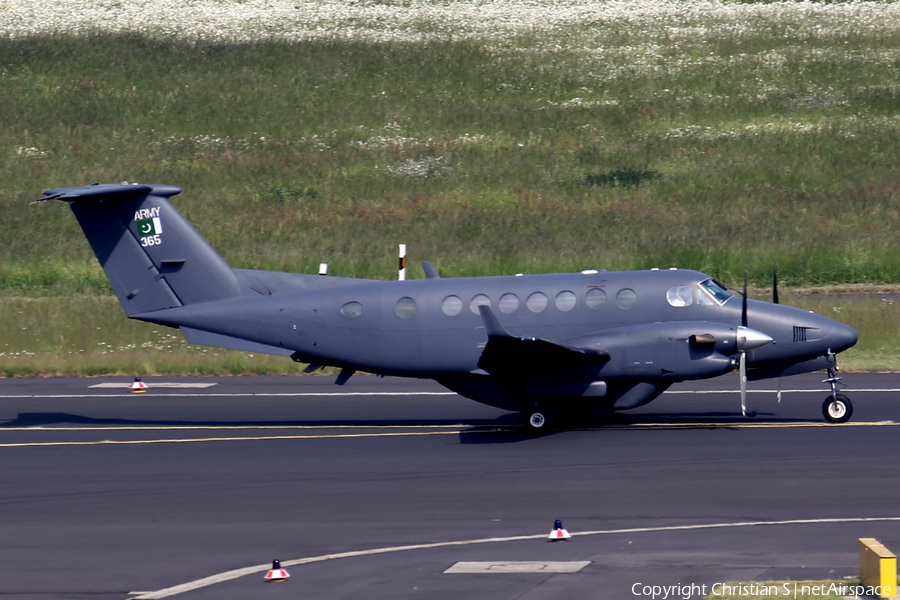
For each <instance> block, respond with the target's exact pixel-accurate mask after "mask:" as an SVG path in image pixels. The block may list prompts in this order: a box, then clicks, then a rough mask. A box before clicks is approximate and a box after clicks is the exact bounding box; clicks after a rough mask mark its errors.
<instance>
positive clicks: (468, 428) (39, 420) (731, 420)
mask: <svg viewBox="0 0 900 600" xmlns="http://www.w3.org/2000/svg"><path fill="white" fill-rule="evenodd" d="M749 416H750V417H755V418H756V419H760V418H763V419H765V420H766V422H778V423H804V422H807V421H805V420H803V419H784V418H782V419H777V418H774V413H751V414H750V415H749ZM752 422H753V421H752V420H750V421H748V420H747V419H743V418H741V417H739V416H735V414H734V413H731V412H696V413H678V414H672V413H660V414H657V413H642V414H630V415H625V414H608V413H607V414H597V415H586V416H585V415H582V416H579V417H577V418H575V417H570V418H565V417H563V418H561V419H558V420H557V421H556V425H555V426H552V427H550V428H549V429H547V430H545V431H533V430H531V429H529V428H528V427H526V426H525V425H522V424H521V423H520V421H519V418H518V415H517V414H516V413H507V414H504V415H501V416H499V417H498V418H496V419H470V420H459V419H403V420H398V419H391V420H386V419H317V420H298V419H293V420H283V421H271V420H270V421H213V420H175V419H172V420H164V419H121V418H103V417H88V416H84V415H78V414H73V413H65V412H29V413H19V414H18V415H17V416H16V418H15V419H8V420H6V421H3V422H0V430H3V429H11V428H27V427H54V426H64V425H71V426H85V427H116V426H120V427H142V426H144V427H276V428H277V427H286V428H287V427H360V428H366V427H400V428H402V427H423V426H424V427H428V426H432V427H446V426H452V425H459V426H460V427H464V428H465V430H464V431H462V432H460V434H459V441H460V443H461V444H514V443H520V442H526V441H529V440H535V439H539V438H544V437H547V436H552V435H557V434H560V433H565V432H571V431H603V430H621V429H623V428H632V427H633V428H642V426H654V427H655V426H667V425H669V426H673V427H680V428H690V429H713V428H715V429H722V428H724V429H727V428H729V426H730V425H739V424H746V423H752Z"/></svg>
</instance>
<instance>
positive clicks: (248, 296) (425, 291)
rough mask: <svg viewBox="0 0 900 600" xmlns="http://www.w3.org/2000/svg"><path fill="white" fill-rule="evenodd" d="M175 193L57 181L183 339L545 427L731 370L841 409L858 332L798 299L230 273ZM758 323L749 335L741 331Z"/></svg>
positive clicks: (680, 281) (845, 406)
mask: <svg viewBox="0 0 900 600" xmlns="http://www.w3.org/2000/svg"><path fill="white" fill-rule="evenodd" d="M180 192H181V189H180V188H178V187H175V186H169V185H140V184H93V185H87V186H81V187H68V188H55V189H50V190H46V191H45V192H44V197H43V198H41V200H42V201H44V200H52V199H56V200H62V201H65V202H68V203H69V206H70V207H71V208H72V211H73V212H74V213H75V216H76V218H77V219H78V222H79V224H80V225H81V227H82V229H83V230H84V234H85V235H86V236H87V239H88V241H89V242H90V245H91V247H92V248H93V250H94V253H95V254H96V255H97V259H98V260H99V261H100V264H101V266H102V267H103V269H104V271H105V272H106V275H107V276H108V277H109V281H110V283H111V284H112V287H113V290H114V291H115V293H116V296H117V297H118V299H119V302H120V303H121V304H122V308H123V309H124V310H125V314H126V315H127V316H128V317H129V318H132V319H138V320H141V321H148V322H150V323H156V324H159V325H165V326H169V327H177V328H179V329H180V330H181V332H182V333H183V334H184V336H185V338H187V340H188V341H189V342H190V343H192V344H201V345H207V346H217V347H220V348H233V349H237V350H245V351H254V352H261V353H269V354H277V355H284V356H290V357H291V358H293V359H294V360H295V361H297V362H302V363H308V364H309V367H308V368H307V370H314V369H316V368H318V367H321V366H334V367H339V368H341V369H342V370H341V372H340V375H339V376H338V378H337V380H336V383H338V384H341V385H342V384H343V383H345V382H346V381H347V379H349V378H350V376H352V375H353V373H355V372H356V371H357V370H360V371H367V372H370V373H376V374H380V375H396V376H401V377H418V378H428V379H434V380H436V381H438V382H440V383H441V384H442V385H444V386H446V387H447V388H449V389H451V390H453V391H455V392H457V393H459V394H461V395H463V396H465V397H467V398H471V399H473V400H476V401H478V402H482V403H484V404H488V405H491V406H496V407H499V408H503V409H506V410H513V411H518V412H519V413H520V414H521V415H522V417H523V420H524V422H525V423H526V424H527V425H528V426H529V427H531V428H533V429H536V430H539V429H542V428H546V427H547V426H548V422H549V418H550V417H551V415H555V414H558V413H563V412H578V411H589V410H590V411H593V410H622V409H630V408H635V407H638V406H642V405H644V404H647V403H648V402H650V401H652V400H653V399H655V398H657V397H658V396H659V395H660V394H662V393H663V392H664V391H665V390H666V389H667V388H668V387H669V386H670V385H672V384H673V383H674V382H678V381H685V380H693V379H705V378H710V377H716V376H718V375H723V374H725V373H729V372H731V371H734V370H736V369H737V370H739V371H740V375H741V377H740V387H741V412H742V413H743V414H744V415H746V412H747V411H746V381H747V380H748V379H750V380H759V379H768V378H777V377H782V376H788V375H794V374H798V373H807V372H812V371H819V370H827V372H828V379H826V380H825V381H826V382H828V383H830V385H831V394H830V395H828V397H827V398H826V399H825V402H824V404H823V414H824V415H825V418H826V419H827V420H828V421H831V422H844V421H846V420H848V419H849V418H850V415H851V412H852V405H851V403H850V401H849V399H847V398H846V397H845V396H843V395H842V394H838V393H837V391H836V385H837V382H838V379H839V378H838V377H837V376H836V374H835V372H836V371H837V363H836V358H835V355H836V354H837V353H839V352H841V351H843V350H846V349H847V348H850V347H851V346H853V345H854V344H855V343H856V340H857V334H856V332H855V331H854V330H853V329H851V328H850V327H847V326H846V325H843V324H841V323H838V322H836V321H833V320H831V319H827V318H825V317H822V316H819V315H815V314H812V313H809V312H806V311H803V310H799V309H797V308H792V307H789V306H784V305H780V304H777V280H776V283H775V286H774V294H775V296H776V298H775V301H774V302H773V303H768V302H761V301H755V300H748V299H747V294H746V281H745V282H744V294H743V297H739V296H735V295H733V294H732V293H731V292H729V291H728V290H727V289H726V288H725V287H724V286H723V285H721V284H719V283H717V282H716V281H715V280H713V279H712V278H711V277H709V276H707V275H704V274H703V273H699V272H697V271H688V270H680V269H677V270H676V269H668V270H658V269H652V270H649V271H624V272H606V271H594V270H590V271H583V272H581V273H563V274H548V275H525V276H504V277H473V278H468V277H465V278H452V279H441V278H440V277H439V276H438V274H437V271H436V270H435V269H434V267H433V266H432V265H431V264H430V263H424V267H425V271H426V276H427V277H426V279H422V280H413V281H376V280H365V279H350V278H344V277H331V276H326V277H321V276H319V275H305V274H298V273H281V272H271V271H256V270H247V269H232V268H231V267H230V266H228V264H227V263H226V262H225V261H224V260H223V259H222V257H221V256H219V255H218V253H216V251H215V250H213V248H212V247H211V246H210V245H209V244H208V243H207V242H206V240H204V239H203V238H202V237H201V236H200V234H198V233H197V231H196V230H195V229H194V228H193V227H191V225H190V224H189V223H188V222H187V221H186V220H185V219H184V217H182V216H181V214H180V213H179V212H178V211H177V210H176V209H175V208H174V207H173V206H172V204H171V203H170V201H169V198H170V197H172V196H174V195H176V194H178V193H180ZM751 326H752V327H751Z"/></svg>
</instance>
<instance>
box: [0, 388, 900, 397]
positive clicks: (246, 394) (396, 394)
mask: <svg viewBox="0 0 900 600" xmlns="http://www.w3.org/2000/svg"><path fill="white" fill-rule="evenodd" d="M99 385H105V384H99ZM187 385H193V384H185V386H187ZM197 385H215V384H197ZM92 387H93V386H92ZM124 387H127V386H123V389H124ZM152 387H157V384H153V386H151V390H150V391H151V392H152V391H153V390H152ZM170 387H171V386H170ZM898 392H900V388H883V389H879V388H860V389H854V388H844V389H842V390H841V393H844V394H859V393H898ZM739 393H740V390H737V389H734V390H669V391H667V392H664V394H682V395H685V394H689V395H693V394H696V395H707V394H739ZM747 393H748V394H773V395H774V394H776V393H777V390H747ZM781 393H782V394H824V395H828V393H829V392H828V390H827V389H825V388H824V387H823V388H821V389H812V390H781ZM456 395H457V394H456V392H273V393H265V392H255V393H254V392H235V393H227V392H222V393H218V392H212V393H207V394H203V393H196V394H192V393H188V392H185V393H168V394H151V395H149V396H142V398H163V397H169V398H275V397H287V398H304V397H306V398H317V397H320V398H328V397H349V396H367V397H382V398H390V397H400V396H456ZM131 396H132V395H131V394H128V397H129V398H130V397H131ZM104 397H109V398H123V397H125V394H106V395H102V394H101V395H98V394H10V395H3V394H0V399H16V398H45V399H52V398H104ZM823 398H824V396H823Z"/></svg>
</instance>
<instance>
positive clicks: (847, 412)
mask: <svg viewBox="0 0 900 600" xmlns="http://www.w3.org/2000/svg"><path fill="white" fill-rule="evenodd" d="M837 371H838V368H837V363H835V365H834V366H833V367H831V368H829V369H828V379H825V380H824V382H825V383H828V384H831V395H830V396H828V397H827V398H825V403H824V404H822V414H823V415H824V416H825V420H826V421H828V422H829V423H846V422H847V421H849V420H850V416H851V415H853V404H851V403H850V398H848V397H847V396H845V395H843V394H838V393H837V386H838V384H840V385H843V384H841V383H840V381H841V378H840V377H838V376H837Z"/></svg>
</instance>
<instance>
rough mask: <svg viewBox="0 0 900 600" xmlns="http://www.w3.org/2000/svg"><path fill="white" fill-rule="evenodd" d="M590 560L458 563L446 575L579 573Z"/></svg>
mask: <svg viewBox="0 0 900 600" xmlns="http://www.w3.org/2000/svg"><path fill="white" fill-rule="evenodd" d="M589 564H591V561H589V560H579V561H568V562H560V561H557V562H458V563H456V564H455V565H453V566H452V567H450V568H449V569H447V570H446V571H444V573H577V572H578V571H580V570H582V569H583V568H585V567H586V566H588V565H589Z"/></svg>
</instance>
